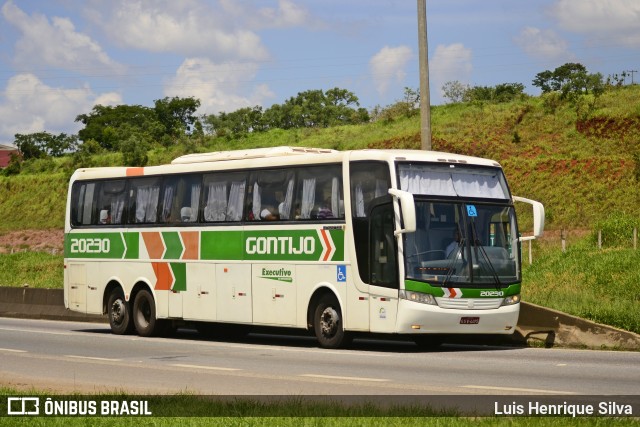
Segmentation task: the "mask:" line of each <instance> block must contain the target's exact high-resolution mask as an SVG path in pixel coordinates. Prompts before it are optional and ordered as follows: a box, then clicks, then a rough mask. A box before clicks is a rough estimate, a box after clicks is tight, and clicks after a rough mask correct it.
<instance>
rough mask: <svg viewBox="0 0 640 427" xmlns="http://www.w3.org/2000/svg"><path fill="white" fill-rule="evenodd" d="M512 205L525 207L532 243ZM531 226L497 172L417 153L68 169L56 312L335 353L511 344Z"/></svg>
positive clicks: (464, 160)
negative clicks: (450, 342) (250, 334)
mask: <svg viewBox="0 0 640 427" xmlns="http://www.w3.org/2000/svg"><path fill="white" fill-rule="evenodd" d="M514 200H521V201H524V202H528V203H531V204H532V205H533V225H534V231H533V235H532V236H529V237H520V234H519V231H518V224H517V221H516V213H515V209H514ZM543 223H544V209H543V207H542V205H541V204H540V203H538V202H535V201H531V200H528V199H521V198H516V197H514V196H512V195H511V194H510V191H509V187H508V185H507V181H506V179H505V176H504V173H503V171H502V168H501V167H500V165H499V164H498V163H496V162H494V161H492V160H486V159H480V158H474V157H467V156H460V155H454V154H446V153H438V152H431V151H414V150H357V151H344V152H341V151H335V150H325V149H309V148H298V147H274V148H264V149H251V150H241V151H223V152H215V153H208V154H191V155H186V156H182V157H179V158H177V159H175V160H174V161H173V162H172V163H171V164H169V165H163V166H151V167H143V168H142V167H140V168H138V167H111V168H87V169H79V170H77V171H76V172H75V173H74V174H73V176H72V177H71V181H70V187H69V194H68V201H67V212H66V221H65V261H64V264H65V273H64V290H65V305H66V307H67V308H68V309H70V310H74V311H78V312H82V313H88V314H107V315H108V318H109V323H110V326H111V330H112V331H113V333H116V334H125V333H130V332H133V331H134V330H135V331H136V332H137V333H138V334H139V335H141V336H151V335H158V334H162V333H165V332H166V331H168V330H170V329H171V328H172V327H175V326H176V325H180V324H183V323H184V324H192V325H195V326H196V327H197V328H198V329H199V330H218V331H225V330H226V331H232V330H237V328H238V327H239V325H243V326H242V327H246V326H269V327H278V326H280V327H286V328H297V329H301V330H309V331H313V332H314V333H315V335H316V337H317V339H318V341H319V343H320V345H321V346H322V347H327V348H336V347H339V346H342V345H344V344H345V343H346V342H347V341H348V339H349V338H350V337H352V336H353V335H354V334H359V333H383V334H395V335H403V336H408V337H409V338H411V339H413V340H415V341H416V342H417V343H420V344H435V343H436V342H437V338H438V337H441V336H442V334H511V333H513V332H514V330H515V327H516V324H517V321H518V313H519V307H520V304H519V303H520V286H521V285H520V282H521V278H522V272H521V265H522V260H521V251H520V244H521V242H522V241H523V240H525V239H531V238H535V237H537V236H539V235H541V233H542V230H543Z"/></svg>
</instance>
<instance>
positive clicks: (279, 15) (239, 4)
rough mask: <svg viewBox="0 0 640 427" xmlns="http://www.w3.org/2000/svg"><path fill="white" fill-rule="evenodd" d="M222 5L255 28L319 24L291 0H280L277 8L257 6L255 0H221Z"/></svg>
mask: <svg viewBox="0 0 640 427" xmlns="http://www.w3.org/2000/svg"><path fill="white" fill-rule="evenodd" d="M220 5H221V6H222V8H223V10H224V11H225V12H226V13H229V14H230V15H231V16H233V19H234V21H236V22H238V24H239V25H242V26H249V27H250V28H252V29H254V30H255V29H260V28H290V27H300V26H303V25H312V26H315V25H318V22H316V21H315V19H314V18H312V16H311V14H310V13H309V12H308V11H307V10H306V9H305V8H303V7H302V6H301V5H300V4H296V3H295V2H294V1H291V0H279V1H278V7H277V8H274V7H262V8H256V2H255V1H253V0H249V1H247V0H220ZM240 22H242V23H243V24H240Z"/></svg>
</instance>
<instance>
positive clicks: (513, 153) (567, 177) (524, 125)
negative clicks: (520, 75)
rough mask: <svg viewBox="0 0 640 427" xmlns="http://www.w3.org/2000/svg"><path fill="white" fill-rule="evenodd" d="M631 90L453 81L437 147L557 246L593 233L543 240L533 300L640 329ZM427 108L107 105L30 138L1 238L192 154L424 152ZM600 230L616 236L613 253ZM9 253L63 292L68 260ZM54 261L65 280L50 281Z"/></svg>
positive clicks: (38, 281)
mask: <svg viewBox="0 0 640 427" xmlns="http://www.w3.org/2000/svg"><path fill="white" fill-rule="evenodd" d="M623 83H624V80H623V79H622V80H621V78H620V77H619V76H609V77H608V78H606V79H605V78H604V77H603V76H602V75H600V74H599V73H590V72H588V71H587V70H586V69H585V68H584V67H583V66H582V65H581V64H572V63H569V64H564V65H561V66H559V67H557V68H556V69H554V70H546V71H542V72H541V73H539V74H538V75H536V76H535V77H532V84H533V85H534V86H536V87H538V88H540V90H541V91H542V94H541V95H540V96H535V97H532V96H528V95H526V94H525V93H524V87H525V86H524V84H521V83H504V84H499V85H496V86H493V87H478V86H476V87H469V86H465V85H463V84H461V83H459V82H449V83H447V84H446V85H445V87H443V90H444V93H445V96H446V97H447V99H448V100H449V101H450V102H449V103H447V104H445V105H441V106H435V107H432V134H433V149H434V150H438V151H444V152H453V153H459V154H467V155H472V156H480V157H487V158H492V159H494V160H496V161H498V162H500V163H501V164H502V166H503V167H504V170H505V173H506V175H507V178H508V180H509V183H510V186H511V190H512V192H513V193H514V194H516V195H520V196H524V197H528V198H532V199H535V200H539V201H541V202H542V203H543V204H544V205H545V209H546V230H547V232H548V235H554V233H555V235H557V234H558V233H559V232H560V230H568V231H573V230H586V232H583V233H582V234H581V237H580V238H578V239H577V240H575V241H572V242H571V245H569V248H568V250H567V251H566V252H563V251H562V250H561V247H560V244H559V242H558V241H557V240H553V239H549V238H543V239H542V240H541V241H538V242H535V244H534V254H535V255H534V262H533V265H532V266H528V265H527V264H526V262H525V269H524V281H525V286H523V289H524V291H523V296H524V300H525V301H530V302H533V303H536V304H540V305H544V306H547V307H551V308H555V309H558V310H562V311H565V312H567V313H570V314H574V315H577V316H581V317H585V318H588V319H591V320H594V321H598V322H602V323H607V324H610V325H613V326H617V327H620V328H623V329H627V330H631V331H634V332H640V321H639V319H640V313H639V312H638V310H637V309H636V308H637V305H638V303H639V301H640V272H639V271H638V269H637V265H639V263H638V261H640V255H639V254H640V252H639V251H634V250H633V249H630V248H631V245H630V243H629V238H630V237H629V236H631V233H632V229H633V227H637V226H638V224H640V85H624V84H623ZM418 105H419V97H418V94H417V92H416V91H415V90H412V89H410V88H406V89H405V92H404V94H403V96H402V98H401V99H399V100H398V101H397V102H396V103H394V104H392V105H389V106H386V107H380V106H376V107H374V108H372V109H371V110H370V111H366V110H364V109H363V108H361V107H360V105H359V102H358V98H357V97H356V96H355V94H353V93H351V92H349V91H348V90H344V89H340V88H334V89H330V90H327V91H322V90H310V91H306V92H302V93H299V94H298V95H297V96H295V97H291V98H290V99H288V100H287V101H286V102H284V103H283V104H282V105H274V106H272V107H271V108H269V109H266V110H263V109H262V108H261V107H254V108H245V109H240V110H237V111H235V112H229V113H220V114H217V115H208V116H202V117H197V116H195V111H196V110H197V108H198V106H199V101H198V100H196V99H193V98H185V99H181V98H164V99H160V100H156V101H155V103H154V107H142V106H116V107H103V106H95V107H94V108H93V110H92V111H91V112H88V113H86V114H81V115H79V116H78V118H77V121H78V122H80V123H82V124H83V125H84V128H83V129H82V130H81V131H80V132H79V133H78V135H65V134H60V135H51V134H49V133H47V132H39V133H37V134H29V135H22V134H18V135H16V140H15V143H16V145H18V147H19V148H20V149H21V151H22V153H23V156H22V157H20V158H19V157H16V158H14V160H13V161H12V163H11V164H10V165H9V167H8V168H6V169H4V170H3V171H1V172H0V175H2V176H0V218H2V221H0V235H1V234H3V233H8V232H10V231H12V230H31V229H39V230H42V229H61V228H62V227H63V223H64V207H65V203H66V192H67V182H68V179H69V177H70V176H71V174H72V173H73V171H74V170H75V169H76V168H79V167H91V166H116V165H117V166H121V165H131V166H143V165H156V164H162V163H168V162H170V161H171V160H172V159H173V158H175V157H177V156H180V155H183V154H187V153H192V152H208V151H219V150H233V149H246V148H257V147H269V146H278V145H291V146H309V147H323V148H333V149H338V150H348V149H362V148H410V149H419V148H420V135H419V129H420V123H419V110H418ZM519 221H520V226H521V228H523V229H525V230H526V229H529V228H530V227H531V217H530V215H529V212H527V211H522V212H520V211H519ZM620 227H622V228H620ZM619 228H620V230H618V229H619ZM597 230H603V235H604V236H605V237H604V238H605V241H604V248H603V249H602V250H599V249H597V248H596V243H595V242H596V240H595V239H596V238H595V237H594V236H595V235H596V233H597ZM616 230H618V231H616ZM619 236H626V237H619ZM620 239H622V240H620ZM525 251H526V248H525V247H523V252H525ZM2 252H3V251H2V247H1V246H0V266H1V268H2V271H14V270H15V271H16V273H15V274H9V275H4V276H3V277H2V278H0V285H10V286H22V285H23V284H24V283H29V285H30V286H43V287H61V286H62V280H61V277H62V269H61V266H62V256H61V255H60V254H57V255H51V254H49V255H47V256H46V257H44V255H43V259H46V261H42V260H40V261H39V260H38V259H37V258H34V257H33V256H32V255H30V254H27V253H17V254H15V253H14V254H13V255H11V254H10V253H7V254H2ZM4 252H10V251H8V250H5V251H4ZM525 259H526V253H525ZM40 262H45V263H47V264H46V265H49V266H50V269H56V268H57V270H56V271H59V273H56V274H57V276H56V274H48V273H49V272H48V271H47V275H46V276H43V275H42V271H41V270H39V269H38V268H37V264H38V263H40ZM56 264H57V265H58V266H59V267H54V266H55V265H56ZM5 266H6V267H5ZM5 268H7V269H9V270H5ZM20 271H22V272H23V273H20V274H19V273H18V272H20ZM29 275H31V276H29ZM13 276H15V278H14V277H13ZM2 282H5V283H2Z"/></svg>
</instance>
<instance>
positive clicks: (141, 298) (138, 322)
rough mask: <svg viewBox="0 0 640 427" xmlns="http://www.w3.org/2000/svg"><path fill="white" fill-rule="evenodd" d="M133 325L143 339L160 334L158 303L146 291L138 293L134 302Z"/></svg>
mask: <svg viewBox="0 0 640 427" xmlns="http://www.w3.org/2000/svg"><path fill="white" fill-rule="evenodd" d="M133 323H134V325H135V326H136V331H138V335H140V336H141V337H151V336H153V335H155V334H156V333H157V332H158V330H157V329H158V320H157V319H156V303H155V300H154V299H153V295H151V293H150V292H149V291H147V290H146V289H143V290H141V291H140V292H138V294H137V295H136V298H135V301H134V302H133Z"/></svg>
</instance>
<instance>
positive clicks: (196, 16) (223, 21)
mask: <svg viewBox="0 0 640 427" xmlns="http://www.w3.org/2000/svg"><path fill="white" fill-rule="evenodd" d="M87 14H88V15H89V16H90V17H91V19H92V20H93V21H94V22H95V23H96V24H97V25H100V26H101V27H102V28H103V30H104V31H105V33H106V34H108V35H109V37H111V38H112V39H114V40H116V41H117V42H118V43H120V44H121V45H123V46H125V47H132V48H135V49H140V50H146V51H151V52H168V53H175V54H179V55H181V56H185V57H207V58H216V59H217V60H238V59H241V60H250V61H251V60H265V59H267V58H268V56H269V55H268V51H267V49H266V47H265V46H264V45H263V44H262V41H261V39H260V37H259V36H258V35H257V34H256V33H255V32H254V31H252V30H251V29H247V28H245V27H242V26H240V25H237V22H236V20H234V19H230V18H232V17H233V15H231V14H229V13H227V12H224V10H219V9H218V10H214V9H212V8H211V7H210V6H209V5H208V4H206V3H204V2H200V1H196V0H181V1H174V0H154V1H151V0H144V1H142V0H138V1H132V0H118V1H110V2H107V3H104V2H94V8H93V9H91V10H88V11H87Z"/></svg>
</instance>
